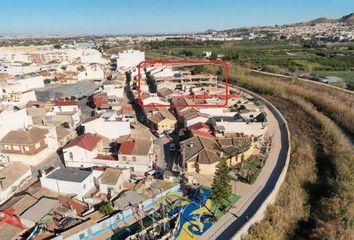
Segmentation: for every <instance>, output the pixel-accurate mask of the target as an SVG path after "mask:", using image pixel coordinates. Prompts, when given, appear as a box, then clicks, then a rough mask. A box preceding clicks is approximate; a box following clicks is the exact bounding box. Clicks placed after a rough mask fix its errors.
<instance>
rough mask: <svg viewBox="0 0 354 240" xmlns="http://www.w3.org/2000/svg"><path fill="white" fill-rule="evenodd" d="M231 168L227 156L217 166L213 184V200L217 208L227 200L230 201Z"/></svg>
mask: <svg viewBox="0 0 354 240" xmlns="http://www.w3.org/2000/svg"><path fill="white" fill-rule="evenodd" d="M229 172H230V170H229V167H228V166H227V162H226V159H225V158H222V159H221V160H220V162H219V164H218V165H217V167H216V172H215V175H214V179H213V184H212V186H211V191H212V195H211V200H212V201H213V203H214V204H215V206H216V208H215V210H216V209H217V207H218V206H220V205H222V203H223V202H224V201H225V200H226V201H228V200H229V198H230V196H231V184H230V183H231V176H230V174H229Z"/></svg>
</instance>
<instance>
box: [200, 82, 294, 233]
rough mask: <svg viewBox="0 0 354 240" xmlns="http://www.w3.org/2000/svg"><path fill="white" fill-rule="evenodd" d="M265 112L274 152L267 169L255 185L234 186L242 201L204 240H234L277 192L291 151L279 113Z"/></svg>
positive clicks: (270, 155) (286, 132) (269, 110)
mask: <svg viewBox="0 0 354 240" xmlns="http://www.w3.org/2000/svg"><path fill="white" fill-rule="evenodd" d="M229 88H230V89H231V90H236V89H235V88H234V86H229ZM265 111H266V113H267V115H268V124H269V131H268V132H269V134H270V136H272V148H271V150H270V152H269V156H268V158H267V160H266V162H265V165H264V166H263V168H262V171H261V173H260V174H259V176H258V178H257V180H256V182H255V183H254V184H252V185H248V184H245V183H240V182H237V183H236V186H233V187H235V188H236V194H238V195H240V196H241V199H240V200H239V201H238V202H237V203H236V204H235V206H234V207H233V208H231V210H230V211H229V212H228V213H227V214H225V215H224V216H223V217H222V218H221V219H220V220H219V221H218V222H216V223H215V224H214V225H213V226H212V227H211V228H210V229H209V230H208V231H207V232H206V233H205V234H204V235H203V239H230V238H233V236H234V235H235V234H236V233H237V232H238V231H239V230H240V229H241V227H242V226H243V225H244V224H245V223H246V219H251V217H252V216H253V215H254V214H255V213H256V211H257V210H258V209H259V207H260V206H261V205H262V203H263V202H264V201H265V199H266V198H267V197H268V196H269V194H270V193H271V192H272V191H273V190H274V187H275V185H276V183H277V181H278V179H279V177H280V174H281V172H282V170H283V168H284V167H285V166H286V159H287V154H288V151H289V141H288V131H287V129H286V126H285V124H284V122H283V121H282V120H281V118H280V117H279V116H278V115H277V114H278V113H277V112H276V111H274V110H272V109H266V110H265ZM233 189H234V188H233ZM236 239H237V238H236Z"/></svg>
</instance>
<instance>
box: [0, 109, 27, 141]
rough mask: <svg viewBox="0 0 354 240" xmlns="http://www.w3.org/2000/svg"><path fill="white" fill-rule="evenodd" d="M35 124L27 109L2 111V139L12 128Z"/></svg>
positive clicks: (0, 120) (0, 132)
mask: <svg viewBox="0 0 354 240" xmlns="http://www.w3.org/2000/svg"><path fill="white" fill-rule="evenodd" d="M32 125H33V121H32V118H31V116H28V115H27V111H26V109H25V108H24V109H21V110H18V111H16V110H13V109H12V110H3V111H0V139H2V138H3V137H4V136H5V135H6V134H7V133H9V132H10V131H12V130H18V129H25V128H28V127H29V126H32Z"/></svg>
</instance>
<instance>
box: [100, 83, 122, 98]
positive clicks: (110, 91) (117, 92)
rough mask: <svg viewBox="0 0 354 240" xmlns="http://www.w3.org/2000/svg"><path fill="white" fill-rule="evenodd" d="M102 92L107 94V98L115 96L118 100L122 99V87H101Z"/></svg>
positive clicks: (114, 85)
mask: <svg viewBox="0 0 354 240" xmlns="http://www.w3.org/2000/svg"><path fill="white" fill-rule="evenodd" d="M102 92H104V93H107V96H115V97H119V98H123V97H124V87H123V86H118V85H116V84H105V85H103V90H102Z"/></svg>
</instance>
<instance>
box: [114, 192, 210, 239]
mask: <svg viewBox="0 0 354 240" xmlns="http://www.w3.org/2000/svg"><path fill="white" fill-rule="evenodd" d="M210 195H211V192H210V190H209V189H207V188H197V189H195V190H194V191H192V192H191V193H190V194H189V196H187V197H186V196H184V197H181V198H179V199H177V200H176V201H174V202H173V203H172V202H169V198H168V196H166V197H165V198H164V199H161V202H160V207H159V209H158V210H157V211H156V212H153V213H152V214H150V215H148V216H147V217H145V218H144V219H140V220H139V221H138V224H137V225H135V227H136V228H140V229H141V231H139V232H138V233H135V234H132V235H130V236H123V235H121V236H119V238H116V237H113V238H112V239H123V237H124V238H126V239H130V240H133V239H134V240H135V239H139V240H149V239H199V238H200V237H201V235H202V234H203V233H204V232H206V231H207V230H208V229H209V228H210V227H211V226H212V224H213V223H214V219H213V212H212V211H211V200H210V199H209V198H210ZM146 218H148V219H149V220H150V223H149V224H150V226H148V227H145V226H146V225H148V224H144V222H146V220H147V219H146ZM144 220H145V221H144ZM151 221H152V222H151ZM135 230H138V229H135ZM117 237H118V236H117Z"/></svg>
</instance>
